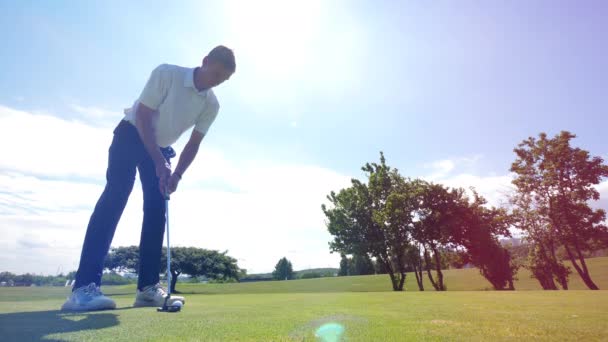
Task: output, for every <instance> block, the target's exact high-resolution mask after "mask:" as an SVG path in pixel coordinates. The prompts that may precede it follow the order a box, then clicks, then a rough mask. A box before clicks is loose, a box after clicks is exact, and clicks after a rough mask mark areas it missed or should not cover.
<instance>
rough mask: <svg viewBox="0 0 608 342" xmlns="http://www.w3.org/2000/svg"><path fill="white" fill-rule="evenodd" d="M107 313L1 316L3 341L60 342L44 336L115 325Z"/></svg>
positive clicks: (39, 312) (56, 312)
mask: <svg viewBox="0 0 608 342" xmlns="http://www.w3.org/2000/svg"><path fill="white" fill-rule="evenodd" d="M118 324H119V321H118V318H117V315H116V314H114V313H111V312H109V311H101V312H79V313H66V312H63V311H59V310H53V311H32V312H14V313H5V314H0V332H1V336H0V340H2V341H41V340H43V341H62V340H61V339H56V338H52V337H49V338H47V339H45V337H46V336H47V335H51V334H59V333H70V332H76V331H83V330H91V331H93V330H98V329H104V328H108V327H112V326H115V325H118Z"/></svg>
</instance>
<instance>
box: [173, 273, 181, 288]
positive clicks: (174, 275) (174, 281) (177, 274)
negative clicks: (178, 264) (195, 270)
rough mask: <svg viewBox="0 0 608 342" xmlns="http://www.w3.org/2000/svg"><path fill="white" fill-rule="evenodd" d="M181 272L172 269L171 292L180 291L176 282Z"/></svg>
mask: <svg viewBox="0 0 608 342" xmlns="http://www.w3.org/2000/svg"><path fill="white" fill-rule="evenodd" d="M180 274H181V273H177V272H175V271H173V270H171V293H178V292H177V291H176V290H175V284H177V277H178V276H179V275H180Z"/></svg>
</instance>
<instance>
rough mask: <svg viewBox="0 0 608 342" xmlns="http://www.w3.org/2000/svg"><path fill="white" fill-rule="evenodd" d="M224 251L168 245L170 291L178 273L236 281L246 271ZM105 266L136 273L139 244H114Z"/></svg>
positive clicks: (164, 260)
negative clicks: (169, 253)
mask: <svg viewBox="0 0 608 342" xmlns="http://www.w3.org/2000/svg"><path fill="white" fill-rule="evenodd" d="M227 253H228V252H227V251H225V252H219V251H215V250H207V249H203V248H196V247H173V248H171V292H176V288H175V286H176V284H177V281H178V279H179V276H180V275H188V276H189V277H190V278H197V277H205V278H207V279H209V280H210V281H213V282H216V283H217V282H238V281H239V279H240V278H241V277H243V276H244V275H245V274H246V271H245V270H243V269H240V268H239V267H238V265H237V260H236V259H234V258H232V257H230V256H228V255H227ZM104 268H106V269H108V270H111V271H115V272H129V273H134V274H137V273H138V268H139V247H138V246H127V247H113V248H111V249H110V253H108V256H107V257H106V259H105V261H104ZM166 271H167V249H166V248H164V247H163V250H162V256H161V268H160V270H159V272H160V273H161V274H162V273H166Z"/></svg>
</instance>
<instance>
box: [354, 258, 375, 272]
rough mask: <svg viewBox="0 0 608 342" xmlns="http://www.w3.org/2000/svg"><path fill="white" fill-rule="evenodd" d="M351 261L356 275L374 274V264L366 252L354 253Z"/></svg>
mask: <svg viewBox="0 0 608 342" xmlns="http://www.w3.org/2000/svg"><path fill="white" fill-rule="evenodd" d="M352 263H353V266H354V269H355V273H354V274H356V275H369V274H374V273H376V271H375V270H374V264H373V263H372V259H370V257H369V256H368V255H367V254H355V255H353V259H352Z"/></svg>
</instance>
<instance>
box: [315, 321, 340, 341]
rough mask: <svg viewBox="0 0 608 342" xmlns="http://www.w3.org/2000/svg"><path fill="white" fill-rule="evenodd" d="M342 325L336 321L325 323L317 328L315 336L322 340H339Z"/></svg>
mask: <svg viewBox="0 0 608 342" xmlns="http://www.w3.org/2000/svg"><path fill="white" fill-rule="evenodd" d="M342 334H344V327H343V326H342V325H341V324H338V323H326V324H323V325H322V326H320V327H319V329H317V331H316V332H315V337H316V338H317V339H318V340H319V341H322V342H337V341H341V339H342Z"/></svg>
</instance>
